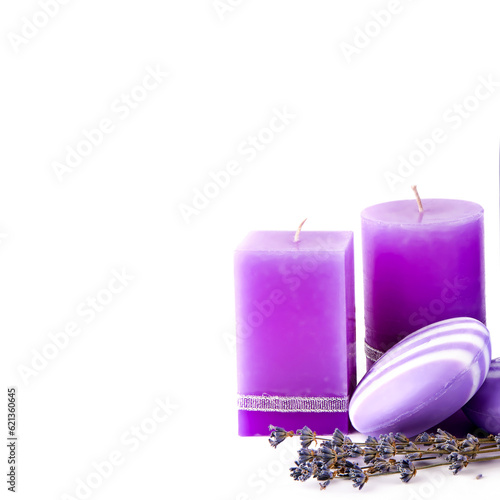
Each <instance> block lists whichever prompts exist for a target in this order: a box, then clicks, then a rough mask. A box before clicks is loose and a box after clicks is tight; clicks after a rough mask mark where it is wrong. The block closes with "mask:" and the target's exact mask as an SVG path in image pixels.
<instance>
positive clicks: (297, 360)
mask: <svg viewBox="0 0 500 500" xmlns="http://www.w3.org/2000/svg"><path fill="white" fill-rule="evenodd" d="M235 302H236V339H237V344H236V346H237V371H238V373H237V379H238V421H239V434H240V435H241V436H254V435H267V434H269V428H268V427H269V425H271V424H272V425H276V426H280V427H284V428H285V429H287V430H294V431H295V430H297V429H300V428H302V427H303V426H304V425H308V426H309V427H311V428H312V429H314V430H315V431H316V432H318V433H331V432H333V431H334V430H335V428H336V427H338V428H339V429H340V430H342V431H343V432H347V431H348V402H349V396H350V395H351V394H352V392H353V390H354V387H355V385H356V344H355V308H354V260H353V235H352V233H351V232H314V231H303V232H302V233H301V235H300V240H299V241H294V233H293V232H287V231H258V232H252V233H250V234H249V235H248V236H247V237H246V238H245V240H244V241H243V242H242V243H241V244H240V246H239V247H238V248H237V250H236V252H235Z"/></svg>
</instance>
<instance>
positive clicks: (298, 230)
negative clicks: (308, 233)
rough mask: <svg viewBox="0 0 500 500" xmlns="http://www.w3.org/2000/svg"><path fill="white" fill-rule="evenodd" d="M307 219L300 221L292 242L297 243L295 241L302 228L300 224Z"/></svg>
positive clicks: (297, 239)
mask: <svg viewBox="0 0 500 500" xmlns="http://www.w3.org/2000/svg"><path fill="white" fill-rule="evenodd" d="M306 220H307V219H304V220H303V221H302V222H301V223H300V226H299V227H298V229H297V232H296V233H295V236H294V238H293V242H294V243H297V241H299V240H300V230H301V229H302V226H303V225H304V222H305V221H306Z"/></svg>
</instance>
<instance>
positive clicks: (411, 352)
mask: <svg viewBox="0 0 500 500" xmlns="http://www.w3.org/2000/svg"><path fill="white" fill-rule="evenodd" d="M490 360H491V345H490V335H489V332H488V330H487V329H486V327H485V326H484V325H483V324H482V323H481V322H479V321H477V320H475V319H472V318H456V319H448V320H445V321H440V322H438V323H435V324H433V325H430V326H427V327H425V328H422V329H421V330H418V331H417V332H414V333H412V334H410V335H408V336H407V337H406V338H405V339H403V340H401V341H400V342H399V343H398V344H396V345H395V346H394V347H392V348H391V349H389V350H388V351H387V352H386V353H385V354H384V355H383V356H382V357H381V358H380V359H379V360H378V361H377V362H376V363H375V364H374V365H373V366H372V368H371V369H370V370H369V371H368V372H367V373H366V375H365V376H364V377H363V379H362V380H361V381H360V383H359V385H358V387H357V388H356V391H355V392H354V394H353V396H352V399H351V403H350V406H349V416H350V418H351V422H352V425H353V426H354V427H355V429H356V430H358V431H359V432H361V433H363V434H371V435H378V434H379V433H381V434H385V433H388V432H402V433H403V434H406V435H407V436H408V437H411V436H415V435H416V434H419V433H420V432H423V431H426V430H428V429H429V428H430V427H433V426H434V425H436V424H438V423H439V422H442V421H443V420H445V419H446V418H448V417H449V416H451V415H452V414H454V413H455V412H456V411H457V410H459V409H460V408H461V407H462V406H463V405H464V404H465V403H466V402H467V401H469V399H470V398H471V397H472V396H474V394H475V393H476V392H477V390H478V389H479V387H481V385H482V384H483V382H484V380H485V378H486V375H487V374H488V369H489V366H490Z"/></svg>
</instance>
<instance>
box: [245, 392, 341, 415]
mask: <svg viewBox="0 0 500 500" xmlns="http://www.w3.org/2000/svg"><path fill="white" fill-rule="evenodd" d="M348 406H349V398H348V397H347V396H345V397H335V396H333V397H329V396H316V397H303V396H270V395H269V394H263V395H262V396H256V395H248V396H245V395H241V394H238V410H247V411H277V412H282V413H294V412H308V413H327V412H347V410H348Z"/></svg>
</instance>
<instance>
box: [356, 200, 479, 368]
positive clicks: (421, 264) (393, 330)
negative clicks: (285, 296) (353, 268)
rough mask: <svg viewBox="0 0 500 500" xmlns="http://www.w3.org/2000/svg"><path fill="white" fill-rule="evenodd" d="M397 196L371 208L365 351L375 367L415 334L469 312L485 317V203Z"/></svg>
mask: <svg viewBox="0 0 500 500" xmlns="http://www.w3.org/2000/svg"><path fill="white" fill-rule="evenodd" d="M422 205H423V211H422V212H420V211H419V207H418V205H417V203H416V202H415V201H414V200H404V201H392V202H388V203H382V204H380V205H375V206H372V207H369V208H367V209H365V210H364V211H363V212H362V214H361V218H362V242H363V266H364V291H365V326H366V337H365V352H366V357H367V367H368V368H370V367H371V366H372V365H373V363H374V362H375V361H377V359H378V358H380V356H381V355H382V354H383V353H384V352H386V351H387V350H388V349H389V348H390V347H392V346H393V345H394V344H396V343H397V342H398V341H399V340H401V339H403V338H404V337H406V336H407V335H408V334H410V333H412V332H414V331H416V330H418V329H419V328H423V327H425V326H427V325H430V324H432V323H435V322H437V321H441V320H445V319H450V318H456V317H461V316H467V317H471V318H474V319H477V320H479V321H481V322H482V323H485V322H486V313H485V299H484V228H483V209H482V207H481V206H480V205H478V204H476V203H472V202H469V201H460V200H441V199H429V200H423V202H422Z"/></svg>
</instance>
